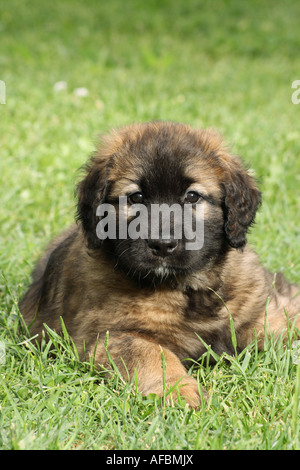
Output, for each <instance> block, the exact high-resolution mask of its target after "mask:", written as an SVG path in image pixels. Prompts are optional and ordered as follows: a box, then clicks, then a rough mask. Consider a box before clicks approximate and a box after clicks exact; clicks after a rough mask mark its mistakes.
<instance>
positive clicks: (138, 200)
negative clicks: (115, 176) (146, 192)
mask: <svg viewBox="0 0 300 470" xmlns="http://www.w3.org/2000/svg"><path fill="white" fill-rule="evenodd" d="M128 199H129V202H131V203H132V204H142V202H143V201H144V196H143V195H142V193H139V192H137V193H133V194H131V195H130V196H129V198H128Z"/></svg>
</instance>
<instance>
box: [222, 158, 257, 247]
mask: <svg viewBox="0 0 300 470" xmlns="http://www.w3.org/2000/svg"><path fill="white" fill-rule="evenodd" d="M222 186H223V192H224V215H225V233H226V236H227V240H228V243H229V245H230V246H232V247H233V248H243V247H244V246H245V244H246V242H247V240H246V234H247V231H248V228H249V227H250V226H251V224H252V223H253V222H254V218H255V214H256V211H257V209H258V207H259V205H260V202H261V193H260V191H259V190H258V188H257V186H256V183H255V180H254V178H252V177H251V176H250V175H249V174H248V173H247V171H246V170H245V169H244V168H243V167H242V165H241V164H240V163H239V162H237V161H235V164H234V165H233V168H231V169H230V170H229V172H228V173H227V177H226V178H225V182H224V183H223V184H222Z"/></svg>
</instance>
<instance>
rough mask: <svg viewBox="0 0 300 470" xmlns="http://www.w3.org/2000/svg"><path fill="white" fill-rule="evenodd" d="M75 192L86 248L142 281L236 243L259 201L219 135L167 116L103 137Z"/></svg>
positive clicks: (191, 267) (197, 263)
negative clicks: (165, 120)
mask: <svg viewBox="0 0 300 470" xmlns="http://www.w3.org/2000/svg"><path fill="white" fill-rule="evenodd" d="M78 192H79V198H78V219H79V220H80V221H81V223H82V227H83V231H84V233H85V236H86V239H87V242H88V246H89V248H91V249H94V250H96V249H102V250H104V251H105V252H106V253H107V254H108V256H111V257H112V258H113V259H114V262H115V264H116V265H117V266H118V267H119V268H120V269H122V270H123V271H124V272H125V273H126V275H127V276H128V277H130V278H132V279H134V280H137V281H138V282H139V283H140V284H147V283H154V284H157V283H161V282H168V281H170V280H173V279H174V278H177V277H182V276H185V275H187V274H190V273H193V272H195V271H199V270H201V269H202V268H203V267H204V266H206V265H207V263H209V262H210V263H211V262H212V261H213V260H215V261H216V262H217V261H218V259H220V257H222V256H223V255H224V254H225V253H226V252H227V250H228V249H230V247H231V248H237V249H242V248H243V247H244V245H245V244H246V234H247V230H248V228H249V226H250V225H251V224H252V222H253V221H254V217H255V213H256V210H257V208H258V205H259V203H260V192H259V190H258V189H257V187H256V184H255V181H254V180H253V178H252V177H251V176H250V175H249V174H248V173H247V171H246V170H245V169H244V167H243V165H242V163H241V161H240V160H239V159H238V158H236V157H234V156H231V155H230V154H229V153H228V152H227V150H226V149H225V148H224V147H223V144H222V140H221V138H220V137H219V136H218V135H217V134H215V133H214V132H212V131H206V130H195V129H192V128H191V127H189V126H186V125H183V124H175V123H170V122H167V123H164V122H152V123H145V124H134V125H131V126H127V127H124V128H122V129H121V130H119V131H118V132H113V133H112V134H111V135H109V136H107V137H105V138H104V139H103V141H102V145H101V147H100V149H99V150H98V152H97V153H96V154H95V155H94V156H93V157H92V158H91V160H90V162H89V164H88V165H87V174H86V177H85V178H84V179H83V180H82V181H81V183H80V184H79V186H78ZM99 208H100V210H99ZM153 214H154V215H153ZM157 214H158V215H157ZM142 216H143V217H142ZM167 219H168V220H167ZM187 224H189V225H190V226H189V227H187ZM105 227H106V228H105ZM165 228H166V230H165ZM199 231H200V232H201V233H200V234H199ZM166 234H167V235H166ZM191 234H192V235H194V236H195V238H194V244H193V241H192V238H191ZM197 234H198V235H199V236H198V238H197Z"/></svg>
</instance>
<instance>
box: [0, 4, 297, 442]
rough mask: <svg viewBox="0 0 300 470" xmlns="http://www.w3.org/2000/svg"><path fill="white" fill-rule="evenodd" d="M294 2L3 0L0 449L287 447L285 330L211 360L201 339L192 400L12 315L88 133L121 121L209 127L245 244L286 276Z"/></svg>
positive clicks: (293, 252) (290, 255)
mask: <svg viewBox="0 0 300 470" xmlns="http://www.w3.org/2000/svg"><path fill="white" fill-rule="evenodd" d="M299 15H300V3H299V1H298V0H289V2H280V1H278V0H273V1H272V2H271V1H270V0H269V1H267V0H252V1H251V2H250V1H249V2H246V1H244V2H241V1H239V0H226V1H225V0H223V1H222V0H211V1H209V0H176V1H172V0H148V1H147V2H142V1H140V0H127V1H126V2H124V1H122V0H110V1H109V2H105V1H103V0H87V1H86V2H80V1H78V0H72V1H71V0H52V1H51V2H46V1H45V0H31V1H30V2H29V0H23V1H20V0H10V1H9V2H8V1H7V2H2V6H1V14H0V44H1V51H0V80H2V82H4V83H5V104H0V131H1V133H0V175H1V187H0V198H1V206H0V231H1V235H0V318H1V323H0V448H1V449H109V450H110V449H115V450H123V449H124V450H125V449H149V450H158V449H161V450H164V449H165V450H166V449H173V450H175V449H180V450H182V449H184V450H189V451H195V450H197V449H300V424H299V423H300V406H299V399H300V366H299V365H297V364H298V363H299V350H298V349H297V345H295V343H293V338H292V335H291V338H290V340H289V342H288V345H287V347H286V348H283V347H282V344H281V342H280V341H279V342H274V341H273V340H271V341H270V343H269V344H268V346H267V348H266V350H265V351H264V352H261V353H258V352H257V347H256V344H255V343H254V344H252V345H250V346H249V348H247V350H245V351H243V352H242V353H241V355H240V356H239V357H236V358H228V357H224V356H222V357H220V358H218V360H217V363H216V365H215V366H210V365H208V363H207V362H208V361H207V356H209V355H210V354H211V352H210V351H208V353H207V355H206V357H204V358H202V360H201V361H200V367H198V368H196V367H195V368H194V369H193V370H192V371H191V373H192V374H194V375H195V376H196V377H198V379H199V382H200V383H201V384H202V385H204V386H205V387H206V389H207V390H208V391H209V394H210V398H209V400H208V403H207V404H205V405H203V407H202V410H200V411H194V410H190V409H188V408H187V407H186V405H185V404H184V403H183V402H182V403H178V404H177V405H174V406H161V404H159V403H158V402H157V400H156V399H155V398H154V397H147V398H145V397H141V396H140V395H139V393H138V392H137V391H136V386H135V383H132V384H126V383H124V382H123V381H122V379H121V378H120V377H119V376H118V374H117V373H115V374H111V375H110V376H109V377H106V378H105V379H104V378H103V377H101V376H99V374H98V373H97V372H96V371H95V368H94V364H93V363H92V362H89V363H83V364H82V363H79V362H78V360H77V357H76V351H74V350H73V348H72V344H71V342H70V340H69V338H68V337H67V335H66V337H65V338H63V339H60V338H58V337H56V335H55V334H54V333H53V334H52V340H51V341H52V343H53V345H54V348H55V350H56V352H57V355H56V357H55V358H54V357H53V356H52V355H50V354H49V346H50V344H44V345H43V346H42V348H41V349H40V350H38V349H37V348H36V346H35V345H34V343H31V342H29V341H26V335H24V334H23V333H22V332H20V331H18V328H17V327H18V323H19V320H18V309H17V302H18V299H19V298H20V296H21V295H22V294H23V293H24V292H25V289H26V286H27V285H28V283H29V282H30V272H31V269H32V267H33V265H34V262H35V260H36V259H37V258H38V256H39V255H40V254H41V252H42V250H43V248H44V247H45V245H46V244H47V242H48V241H49V240H50V239H51V237H52V236H54V235H55V234H57V233H58V232H59V231H60V230H62V229H63V228H64V227H66V226H67V225H68V224H70V223H71V222H72V220H73V218H74V213H75V200H74V186H75V184H76V182H77V181H78V178H79V173H78V168H79V167H80V166H81V165H82V164H83V163H84V162H85V160H86V159H87V157H88V156H89V154H90V153H91V152H92V151H93V150H94V147H95V143H96V142H97V141H98V139H99V135H100V134H103V133H105V132H107V131H108V130H109V129H111V128H112V127H118V126H120V125H123V124H127V123H130V122H133V121H146V120H153V119H170V120H173V121H182V122H185V123H190V124H191V125H192V126H195V127H196V126H199V127H214V128H216V129H217V130H219V131H220V132H221V133H222V134H223V135H224V138H225V141H227V142H228V143H229V144H230V145H231V146H232V149H233V152H235V153H237V154H239V155H241V156H243V158H244V159H245V161H246V162H247V163H248V164H249V165H250V166H251V168H253V170H254V171H255V173H256V175H257V177H258V178H259V180H260V185H261V189H262V191H263V205H262V207H261V209H260V211H259V214H258V216H257V223H256V225H255V227H254V228H253V230H252V232H251V234H250V236H249V242H250V243H251V245H252V246H253V247H254V249H255V250H256V251H257V252H258V254H259V255H260V258H261V260H262V262H263V263H264V264H265V265H266V266H267V267H268V268H269V269H271V270H281V271H282V272H283V273H284V274H285V275H286V276H287V278H288V279H290V280H291V281H293V282H299V280H300V256H299V253H300V229H299V211H300V197H299V196H300V191H299V184H300V176H299V175H300V159H299V156H300V128H299V117H300V105H297V104H293V102H292V99H291V97H292V93H293V92H294V91H295V90H293V89H292V82H293V81H294V80H297V79H300V72H299V65H298V55H299V50H300V33H299ZM2 89H3V87H2ZM2 93H3V91H2ZM0 98H1V95H0ZM0 101H1V103H2V101H3V99H2V100H0ZM4 353H5V356H4Z"/></svg>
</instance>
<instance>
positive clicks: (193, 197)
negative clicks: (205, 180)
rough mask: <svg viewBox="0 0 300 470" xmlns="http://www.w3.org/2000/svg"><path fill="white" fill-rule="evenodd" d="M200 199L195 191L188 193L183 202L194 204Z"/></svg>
mask: <svg viewBox="0 0 300 470" xmlns="http://www.w3.org/2000/svg"><path fill="white" fill-rule="evenodd" d="M200 199H201V196H200V194H198V193H196V191H189V192H188V193H187V194H186V196H185V200H184V202H185V203H187V204H195V203H196V202H198V201H199V200H200Z"/></svg>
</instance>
